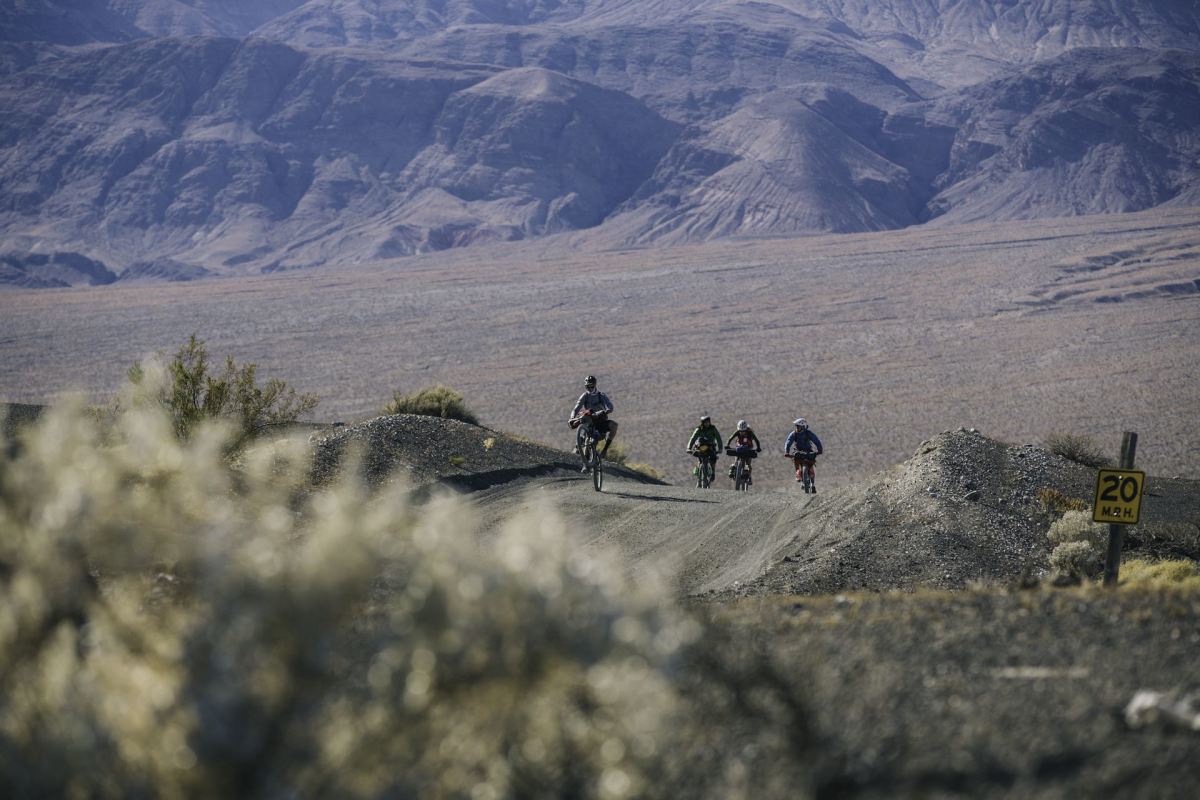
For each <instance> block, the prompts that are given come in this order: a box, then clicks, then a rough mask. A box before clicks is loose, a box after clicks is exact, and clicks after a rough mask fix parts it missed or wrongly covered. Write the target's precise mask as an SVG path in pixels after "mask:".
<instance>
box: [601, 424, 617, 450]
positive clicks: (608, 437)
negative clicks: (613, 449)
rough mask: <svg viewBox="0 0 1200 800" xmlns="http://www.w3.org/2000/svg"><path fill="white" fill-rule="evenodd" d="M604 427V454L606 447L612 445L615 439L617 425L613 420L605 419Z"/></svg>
mask: <svg viewBox="0 0 1200 800" xmlns="http://www.w3.org/2000/svg"><path fill="white" fill-rule="evenodd" d="M604 427H605V428H606V430H605V434H604V452H605V453H607V452H608V446H609V445H610V444H612V440H613V439H615V438H617V423H616V421H614V420H611V419H606V420H604Z"/></svg>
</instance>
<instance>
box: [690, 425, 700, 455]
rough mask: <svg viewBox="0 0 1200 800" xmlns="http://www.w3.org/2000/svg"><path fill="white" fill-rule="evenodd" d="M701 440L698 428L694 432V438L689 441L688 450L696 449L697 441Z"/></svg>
mask: <svg viewBox="0 0 1200 800" xmlns="http://www.w3.org/2000/svg"><path fill="white" fill-rule="evenodd" d="M699 438H700V429H699V428H696V430H694V431H692V438H690V439H688V443H687V449H688V450H691V449H692V448H693V447H695V446H696V441H697V440H698V439H699Z"/></svg>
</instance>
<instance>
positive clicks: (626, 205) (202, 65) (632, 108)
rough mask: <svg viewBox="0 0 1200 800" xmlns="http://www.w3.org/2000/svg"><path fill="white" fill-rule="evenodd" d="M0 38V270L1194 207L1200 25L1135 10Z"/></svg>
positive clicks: (425, 8) (466, 12) (858, 10)
mask: <svg viewBox="0 0 1200 800" xmlns="http://www.w3.org/2000/svg"><path fill="white" fill-rule="evenodd" d="M0 31H3V34H2V35H0V106H2V107H3V108H4V109H5V110H6V113H5V114H4V115H3V119H2V120H0V191H2V192H3V197H4V198H5V199H4V201H3V203H2V204H0V231H2V232H3V240H4V245H3V252H0V256H3V257H4V259H5V263H6V264H7V265H8V266H7V267H5V268H4V270H3V271H2V272H0V283H9V284H17V285H24V286H41V285H46V286H52V285H62V284H64V283H66V284H71V283H88V282H97V280H98V279H97V278H96V277H95V274H101V273H97V272H96V271H95V270H93V271H92V272H87V271H85V272H78V271H75V272H72V271H70V270H63V269H59V268H50V267H49V266H47V264H48V260H53V259H54V258H57V260H58V261H59V262H63V259H64V258H66V259H79V258H85V259H87V260H88V261H89V262H95V263H97V264H99V265H100V268H101V269H102V270H103V271H105V272H107V273H111V274H112V276H113V277H114V278H115V279H121V278H128V277H132V276H135V275H136V276H139V277H141V278H148V277H157V278H167V279H192V278H195V277H202V276H205V275H211V274H223V273H236V272H257V271H272V270H277V269H288V268H296V267H309V266H318V265H331V264H338V265H342V264H354V263H360V262H367V261H377V260H380V259H387V258H393V257H399V256H405V255H410V254H413V253H420V252H427V251H430V250H439V249H444V248H447V247H458V246H465V245H478V244H481V243H486V242H492V241H499V240H510V239H518V238H527V237H533V236H542V235H546V234H553V233H557V232H562V231H579V230H584V231H588V232H589V236H588V237H583V238H582V239H579V238H576V239H573V240H572V241H573V242H576V243H584V244H586V242H587V241H588V240H594V241H596V242H597V243H602V244H603V246H612V245H618V246H625V245H630V244H637V245H655V244H672V243H677V242H684V241H698V240H706V239H710V238H714V237H721V236H730V235H776V234H795V233H807V232H849V231H870V230H885V229H893V228H898V227H904V226H908V225H913V224H920V223H924V222H927V221H929V220H933V219H937V220H941V221H943V222H960V221H977V220H990V219H1010V218H1036V217H1048V216H1058V215H1074V214H1085V213H1111V212H1122V211H1131V210H1140V209H1146V208H1152V207H1155V206H1158V205H1161V204H1163V203H1174V204H1191V203H1195V202H1200V199H1198V198H1200V180H1198V176H1197V171H1198V169H1200V168H1198V167H1197V166H1196V165H1197V163H1200V160H1198V156H1200V152H1198V151H1200V143H1198V142H1197V136H1196V133H1195V131H1196V130H1197V125H1196V122H1197V120H1196V112H1195V111H1194V110H1193V109H1195V108H1196V107H1197V105H1198V104H1197V102H1196V101H1197V99H1198V98H1197V95H1200V12H1198V11H1197V9H1196V8H1194V7H1191V6H1189V5H1188V4H1180V3H1171V2H1163V1H1162V0H1137V2H1134V3H1117V2H1115V1H1114V0H1090V2H1087V3H1083V4H1081V3H1078V2H1074V3H1068V2H1066V0H1040V1H1039V2H1034V3H1019V4H1012V3H1004V2H1000V0H937V2H927V3H926V2H921V3H917V2H912V1H911V0H888V2H884V3H867V2H865V0H773V2H759V3H750V2H739V1H738V0H644V1H643V2H629V1H627V0H607V1H602V0H563V1H562V2H558V1H556V0H524V2H499V0H445V1H444V2H434V0H370V1H369V2H368V1H367V0H310V1H309V2H305V3H301V2H299V0H272V2H266V3H257V4H242V3H233V2H230V1H229V0H139V2H116V0H112V2H108V3H77V2H70V1H69V0H37V1H36V2H28V3H26V2H21V3H17V2H14V0H0ZM251 33H252V34H253V35H251V36H249V37H248V38H242V37H247V36H248V35H249V34H251ZM197 34H199V35H200V36H199V37H197V38H187V37H193V35H197ZM214 35H216V36H217V38H214ZM220 36H225V37H232V38H219V37H220ZM55 254H61V255H59V256H56V255H55ZM30 256H34V258H30ZM43 262H45V263H43ZM16 265H20V266H19V267H18V266H16ZM135 265H136V266H137V269H136V270H133V269H132V268H133V267H134V266H135ZM93 273H95V274H93Z"/></svg>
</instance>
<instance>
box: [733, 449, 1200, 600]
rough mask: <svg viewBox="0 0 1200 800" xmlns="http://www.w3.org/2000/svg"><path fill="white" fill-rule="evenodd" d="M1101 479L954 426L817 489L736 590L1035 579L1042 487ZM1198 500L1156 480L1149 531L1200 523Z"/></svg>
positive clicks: (1189, 486) (1043, 453) (1084, 486)
mask: <svg viewBox="0 0 1200 800" xmlns="http://www.w3.org/2000/svg"><path fill="white" fill-rule="evenodd" d="M1095 474H1096V473H1095V471H1094V470H1092V469H1089V468H1087V467H1084V466H1082V465H1080V464H1076V463H1074V462H1071V461H1068V460H1066V459H1064V458H1062V457H1060V456H1058V455H1055V454H1054V453H1051V452H1049V451H1047V450H1045V449H1043V448H1040V447H1037V446H1034V445H1009V444H1004V443H1002V442H998V441H995V440H993V439H989V438H988V437H986V436H984V435H983V434H981V433H979V432H978V431H975V430H973V429H970V430H968V429H965V428H960V429H959V430H957V431H947V432H945V433H942V434H939V435H938V436H935V437H933V438H932V439H929V440H928V441H925V442H923V443H922V444H921V446H920V447H919V448H918V450H917V452H916V453H915V454H914V455H913V457H912V458H910V459H909V460H907V461H905V462H904V463H902V464H899V465H897V466H896V467H893V468H891V469H890V470H887V471H885V472H882V473H880V474H879V475H877V476H876V477H875V478H874V479H873V480H872V481H869V482H867V483H865V484H860V485H858V486H855V487H850V488H847V489H844V490H840V491H836V492H831V493H829V494H828V495H818V496H817V498H816V499H815V500H814V501H813V502H811V503H809V505H807V506H806V507H805V509H804V511H803V512H802V513H801V514H800V516H799V519H798V520H797V522H796V532H795V535H794V536H793V538H792V539H791V541H790V542H789V543H788V544H787V545H786V546H785V547H784V548H783V550H782V552H781V553H780V554H779V560H778V561H776V562H775V563H773V564H772V565H770V566H769V567H768V568H767V569H766V571H765V572H764V574H762V575H761V576H760V577H759V578H757V579H755V580H754V581H752V582H749V583H747V584H744V585H742V586H739V587H737V588H736V589H734V590H732V592H731V593H732V594H734V595H739V596H740V595H757V594H774V593H803V594H817V593H831V592H843V591H848V590H857V589H869V590H885V589H911V588H916V587H933V588H946V589H951V588H954V589H957V588H963V587H965V586H967V585H968V584H970V583H973V582H987V583H1007V582H1012V581H1016V580H1019V579H1021V578H1022V577H1023V576H1034V575H1037V574H1039V573H1041V572H1042V571H1044V569H1045V568H1046V566H1047V561H1046V559H1047V556H1048V541H1047V539H1046V531H1047V529H1048V528H1049V525H1050V522H1051V520H1052V516H1051V514H1050V513H1049V512H1047V511H1046V509H1045V508H1044V507H1043V505H1042V502H1041V501H1040V500H1039V499H1038V496H1037V492H1038V490H1039V489H1043V488H1049V489H1055V490H1057V491H1059V492H1062V493H1063V494H1064V495H1066V496H1068V497H1073V498H1080V499H1083V500H1085V501H1087V502H1088V503H1090V502H1091V499H1092V494H1093V491H1094V486H1095ZM1198 498H1200V481H1194V480H1182V479H1172V480H1161V479H1154V478H1152V479H1150V480H1149V481H1148V486H1147V497H1145V498H1144V499H1143V510H1142V516H1143V523H1144V525H1143V527H1148V524H1149V523H1164V522H1170V523H1178V524H1183V525H1188V524H1192V523H1200V503H1198ZM1130 541H1131V543H1133V544H1135V545H1136V544H1137V542H1138V538H1137V536H1136V535H1135V536H1133V537H1131V540H1130ZM1184 555H1188V556H1189V557H1192V558H1197V557H1200V552H1192V553H1190V554H1188V553H1184Z"/></svg>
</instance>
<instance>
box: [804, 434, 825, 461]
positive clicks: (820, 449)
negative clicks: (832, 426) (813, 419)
mask: <svg viewBox="0 0 1200 800" xmlns="http://www.w3.org/2000/svg"><path fill="white" fill-rule="evenodd" d="M808 437H809V438H810V439H812V443H813V444H815V445H816V446H817V455H820V454H821V453H824V452H825V448H824V447H822V446H821V440H820V439H818V438H817V435H816V434H815V433H813V432H812V431H809V432H808Z"/></svg>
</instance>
